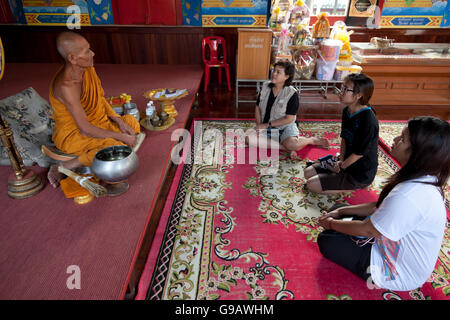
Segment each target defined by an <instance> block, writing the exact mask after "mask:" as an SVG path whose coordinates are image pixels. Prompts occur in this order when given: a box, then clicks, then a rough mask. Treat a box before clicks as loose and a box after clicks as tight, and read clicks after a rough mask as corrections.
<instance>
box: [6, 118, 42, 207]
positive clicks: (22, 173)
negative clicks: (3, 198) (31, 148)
mask: <svg viewBox="0 0 450 320" xmlns="http://www.w3.org/2000/svg"><path fill="white" fill-rule="evenodd" d="M0 137H1V140H2V143H3V146H4V147H5V149H6V150H7V151H8V155H9V159H10V161H11V166H12V167H13V169H14V173H13V174H11V175H10V176H9V177H8V196H10V197H11V198H14V199H25V198H29V197H31V196H34V195H35V194H37V193H39V192H40V191H41V190H42V189H43V188H44V186H45V183H44V182H43V181H42V179H41V178H40V177H39V176H38V175H36V173H34V172H33V171H32V170H29V169H26V168H25V166H24V164H23V160H22V156H21V155H20V153H19V151H18V150H17V148H16V145H15V143H14V136H13V133H12V130H11V128H10V127H9V125H8V123H7V122H6V120H5V119H4V118H3V117H2V116H0Z"/></svg>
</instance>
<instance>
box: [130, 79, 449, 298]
mask: <svg viewBox="0 0 450 320" xmlns="http://www.w3.org/2000/svg"><path fill="white" fill-rule="evenodd" d="M246 90H247V91H242V98H245V99H249V100H250V99H255V100H256V90H255V89H246ZM239 96H240V97H241V91H240V94H239ZM302 100H303V101H315V102H316V103H308V104H305V103H302ZM373 107H374V108H375V110H376V112H377V115H378V119H379V120H408V119H409V118H412V117H415V116H420V115H433V116H437V117H440V118H442V119H446V120H450V106H446V107H433V108H430V107H422V106H395V107H393V106H373ZM254 112H255V104H254V103H242V104H239V106H238V108H236V97H235V90H234V88H233V87H232V91H231V92H229V91H228V90H227V88H226V84H225V83H224V82H223V83H222V85H221V86H219V85H218V84H217V83H212V84H210V86H209V87H208V92H207V93H204V92H203V86H201V87H200V91H199V93H198V95H197V98H196V101H195V102H194V106H193V108H192V110H191V114H190V117H189V120H188V122H187V125H186V126H187V129H189V128H190V126H191V124H192V121H193V119H195V118H232V119H233V118H239V119H243V118H247V119H254V117H255V116H254ZM341 112H342V107H341V106H340V104H339V103H338V98H337V96H336V95H335V94H333V93H332V92H330V94H328V95H327V99H324V98H323V97H322V95H321V94H319V93H318V92H309V93H307V94H304V95H302V96H301V97H300V110H299V113H298V118H299V119H340V118H341ZM176 169H177V166H176V165H174V164H173V163H172V164H171V165H170V167H169V168H168V171H167V175H166V179H165V183H163V184H162V186H163V187H162V189H161V191H160V195H159V197H158V200H157V203H156V206H155V211H154V212H153V214H154V215H155V221H159V218H160V216H161V214H162V210H163V208H164V204H165V200H166V198H167V195H168V193H169V190H170V186H171V184H172V181H173V177H174V175H175V172H176ZM156 227H157V226H149V229H148V230H147V233H146V235H145V238H144V241H143V249H144V250H142V251H141V255H140V257H139V259H138V262H137V264H136V266H135V271H136V272H137V273H138V276H139V274H140V273H141V272H142V268H143V266H144V264H145V261H146V258H147V254H148V251H147V249H148V250H149V249H150V246H151V242H152V240H153V237H154V234H155V232H156ZM134 285H136V284H132V283H130V288H129V291H130V292H131V294H130V296H131V297H132V296H133V294H134V293H135V291H134V290H133V286H134ZM130 296H128V297H130Z"/></svg>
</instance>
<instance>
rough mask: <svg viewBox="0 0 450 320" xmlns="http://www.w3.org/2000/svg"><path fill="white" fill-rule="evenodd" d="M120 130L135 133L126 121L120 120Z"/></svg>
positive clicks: (130, 133)
mask: <svg viewBox="0 0 450 320" xmlns="http://www.w3.org/2000/svg"><path fill="white" fill-rule="evenodd" d="M118 125H119V130H120V132H123V133H125V134H129V135H134V130H133V128H131V127H130V126H129V125H127V124H126V123H125V122H123V121H122V122H119V123H118Z"/></svg>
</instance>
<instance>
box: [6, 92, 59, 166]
mask: <svg viewBox="0 0 450 320" xmlns="http://www.w3.org/2000/svg"><path fill="white" fill-rule="evenodd" d="M0 114H1V115H2V116H3V118H4V119H5V120H6V122H8V124H9V126H10V128H11V130H12V132H13V135H14V142H15V144H16V148H17V150H18V151H19V153H20V154H21V156H22V159H23V162H24V164H25V165H26V166H30V165H33V164H35V163H37V164H38V165H39V166H41V167H48V166H50V164H52V163H54V161H53V160H52V159H50V158H48V157H47V156H45V155H43V154H42V152H41V145H43V144H45V145H53V141H52V135H53V127H54V121H53V119H52V117H51V115H52V108H51V106H50V105H49V103H48V102H47V101H46V100H45V99H43V98H42V97H41V96H39V94H38V93H37V92H36V91H35V90H34V89H33V88H31V87H30V88H27V89H25V90H23V91H22V92H19V93H17V94H15V95H13V96H10V97H8V98H6V99H3V100H0ZM0 164H2V165H9V164H10V161H9V156H8V152H7V150H6V148H5V147H3V145H1V147H0Z"/></svg>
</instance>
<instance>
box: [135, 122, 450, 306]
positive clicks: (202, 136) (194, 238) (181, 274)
mask: <svg viewBox="0 0 450 320" xmlns="http://www.w3.org/2000/svg"><path fill="white" fill-rule="evenodd" d="M253 126H254V124H253V121H242V120H239V121H238V120H202V121H196V122H195V127H196V130H195V131H196V132H195V135H194V138H193V142H194V143H192V146H191V149H190V151H191V152H190V153H189V154H187V156H188V157H187V158H186V159H190V160H191V161H190V162H191V163H190V164H189V163H187V162H189V161H186V163H185V164H184V165H179V166H178V169H177V173H176V176H175V178H174V182H173V184H172V187H171V191H170V194H169V196H168V198H167V202H166V206H165V209H164V211H163V214H162V217H161V220H160V224H159V227H158V230H157V232H156V236H155V238H154V241H153V246H152V249H151V251H150V254H149V257H148V260H147V265H146V267H145V270H144V272H143V275H142V277H141V281H140V285H139V292H138V295H137V299H150V300H154V299H156V300H159V299H163V300H175V299H188V300H196V299H206V300H215V299H236V300H267V299H270V300H273V299H276V300H278V299H296V300H303V299H317V300H322V299H329V300H350V299H371V300H378V299H419V300H420V299H448V298H449V295H450V285H449V275H450V259H449V257H450V242H449V239H450V236H449V229H448V228H447V229H446V234H445V238H444V242H443V245H442V249H441V251H440V254H439V259H438V262H437V264H436V268H435V270H434V272H433V274H432V275H431V277H430V278H429V279H428V281H427V283H425V284H424V285H423V286H422V288H418V289H416V290H413V291H410V292H392V291H388V290H383V289H377V288H375V287H374V285H373V283H371V282H370V281H368V282H367V283H366V282H365V281H363V280H361V279H360V278H359V277H357V276H356V275H354V274H352V273H351V272H350V271H348V270H346V269H344V268H342V267H340V266H338V265H336V264H334V263H333V262H331V261H329V260H327V259H326V258H324V257H322V255H321V254H320V252H319V249H318V246H317V243H316V240H317V236H318V234H319V233H320V232H321V230H322V228H320V227H318V225H317V218H318V217H319V215H320V210H321V209H325V210H327V209H329V208H330V207H331V206H332V205H334V204H335V203H336V202H338V203H349V204H358V203H363V202H367V201H376V199H377V197H378V194H379V192H380V190H381V188H382V185H383V183H384V182H385V180H386V178H387V177H389V176H390V175H391V174H392V173H394V172H395V170H397V169H398V165H397V163H396V162H395V161H393V160H392V159H391V158H390V157H389V155H388V154H387V153H386V151H385V150H384V149H383V148H379V168H378V173H377V177H376V179H375V181H374V183H373V184H372V185H371V186H370V187H368V188H367V189H365V190H359V191H354V192H350V193H344V194H339V195H334V196H326V195H319V194H315V193H312V192H309V191H308V190H307V189H306V188H304V184H305V179H304V177H303V169H304V168H305V162H306V160H308V159H317V158H318V157H321V156H324V155H326V154H329V153H333V154H334V153H336V152H337V151H338V150H339V142H340V138H339V133H340V122H337V121H325V120H322V121H301V122H300V125H299V126H300V128H301V131H302V132H301V134H302V135H306V136H317V137H326V138H327V139H329V140H330V141H331V147H330V149H329V150H325V149H320V148H315V147H306V148H305V149H303V150H301V151H300V152H299V153H298V158H297V159H290V158H289V157H288V155H287V153H285V152H283V151H280V152H279V155H280V156H279V160H278V161H276V160H274V159H275V158H272V155H264V154H263V155H262V156H260V157H259V159H258V160H257V161H253V162H252V161H250V160H249V159H250V158H251V157H250V153H251V151H250V149H249V148H245V146H243V143H242V140H239V139H235V138H234V137H233V136H231V137H230V136H228V135H226V134H225V132H226V131H227V130H232V129H233V130H234V131H233V132H240V131H239V129H243V131H245V130H246V129H250V128H252V127H253ZM214 130H216V131H214ZM212 132H219V133H221V134H219V135H217V134H216V135H215V134H213V133H212ZM218 136H219V137H220V136H223V137H224V138H223V139H221V138H218ZM242 150H244V151H245V152H246V153H247V155H246V161H245V162H246V163H244V164H239V163H241V162H242V161H237V160H238V157H239V156H238V153H239V151H242ZM198 157H200V158H201V159H202V160H203V161H196V160H197V158H198ZM241 160H242V159H241ZM274 163H276V170H275V172H274V171H270V170H267V169H268V168H273V167H274V165H273V164H274Z"/></svg>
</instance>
